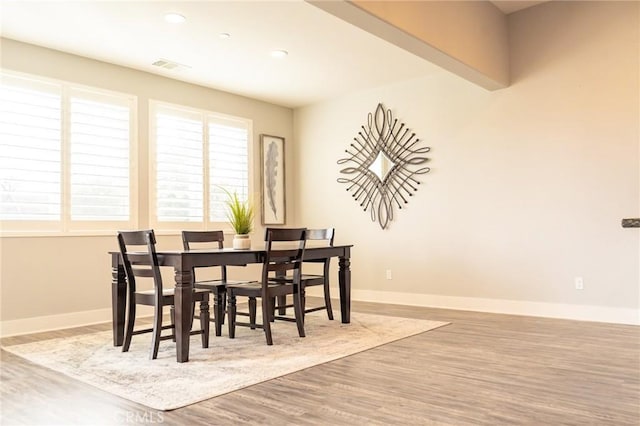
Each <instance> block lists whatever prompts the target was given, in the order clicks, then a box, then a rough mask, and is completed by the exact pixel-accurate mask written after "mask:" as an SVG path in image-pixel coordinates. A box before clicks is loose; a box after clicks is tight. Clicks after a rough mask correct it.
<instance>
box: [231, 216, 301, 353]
mask: <svg viewBox="0 0 640 426" xmlns="http://www.w3.org/2000/svg"><path fill="white" fill-rule="evenodd" d="M306 241H307V240H306V229H305V228H267V230H266V243H265V258H264V261H263V263H262V276H261V280H260V281H259V282H257V281H254V282H249V283H243V284H229V285H227V297H228V299H229V307H228V316H229V318H228V322H229V337H230V338H232V339H233V338H235V332H236V325H241V326H246V327H251V328H256V327H257V328H262V329H263V331H264V333H265V337H266V340H267V345H273V338H272V335H271V322H272V321H274V320H275V319H284V320H289V318H281V317H278V316H275V315H274V314H273V306H274V303H275V298H276V297H280V296H286V295H289V294H291V295H292V296H293V300H294V303H293V305H294V312H295V322H296V326H297V328H298V335H299V336H300V337H304V336H305V333H304V312H303V308H302V299H301V297H300V277H301V274H302V256H303V255H304V248H305V244H306ZM288 271H290V272H291V273H292V275H291V276H292V279H291V281H290V282H284V283H283V282H276V281H273V279H274V278H275V276H274V275H273V274H274V273H276V274H283V273H287V272H288ZM238 296H245V297H249V298H256V299H257V298H260V299H261V302H262V303H261V305H262V324H257V323H255V320H254V321H252V322H249V323H241V322H238V321H236V313H237V309H236V298H237V297H238ZM250 308H251V307H250Z"/></svg>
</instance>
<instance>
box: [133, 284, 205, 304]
mask: <svg viewBox="0 0 640 426" xmlns="http://www.w3.org/2000/svg"><path fill="white" fill-rule="evenodd" d="M154 297H155V291H154V290H144V291H136V302H137V303H141V304H143V305H145V304H149V305H153V304H154V302H153V298H154ZM174 298H175V291H174V289H173V288H164V289H162V304H163V305H173V300H174ZM203 300H209V291H208V290H204V289H197V288H196V289H193V301H194V302H202V301H203Z"/></svg>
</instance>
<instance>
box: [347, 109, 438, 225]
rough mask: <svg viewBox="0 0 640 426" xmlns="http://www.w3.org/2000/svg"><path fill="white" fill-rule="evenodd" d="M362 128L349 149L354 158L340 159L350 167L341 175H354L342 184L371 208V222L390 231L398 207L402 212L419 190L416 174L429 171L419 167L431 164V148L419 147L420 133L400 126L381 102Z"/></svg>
mask: <svg viewBox="0 0 640 426" xmlns="http://www.w3.org/2000/svg"><path fill="white" fill-rule="evenodd" d="M361 127H362V131H359V132H358V135H357V136H356V137H355V138H353V140H354V143H351V144H349V146H350V148H349V149H346V150H345V152H346V153H347V154H349V156H350V157H349V158H342V159H340V160H338V164H349V165H350V166H349V167H345V168H344V169H342V170H340V173H343V174H345V175H351V176H350V177H341V178H338V182H339V183H345V184H348V185H349V186H348V187H347V191H350V192H351V196H352V197H353V198H354V199H355V200H356V201H357V202H359V203H360V207H362V208H363V209H364V211H367V209H369V211H370V214H371V220H372V221H374V222H375V221H376V220H377V221H378V223H379V224H380V227H381V228H382V229H386V228H387V226H388V225H389V222H390V221H392V220H393V209H394V204H395V205H397V206H398V208H399V209H402V206H403V204H407V203H408V202H409V201H408V199H409V197H412V196H413V193H414V192H416V191H417V190H418V185H420V182H419V181H418V180H417V179H416V175H422V174H425V173H428V172H429V170H430V169H429V167H419V168H416V166H421V165H423V164H424V163H426V162H427V161H429V159H428V158H427V157H425V156H423V154H426V153H427V152H429V150H430V149H431V148H429V147H422V148H419V147H417V146H416V145H417V144H418V143H419V142H420V139H418V138H416V134H415V133H412V132H410V130H409V129H408V128H407V127H405V125H404V123H398V119H397V118H393V114H392V113H391V110H390V109H387V110H385V109H384V107H383V106H382V104H381V103H380V104H378V107H377V108H376V110H375V112H373V113H371V112H370V113H369V116H368V120H367V125H366V126H361Z"/></svg>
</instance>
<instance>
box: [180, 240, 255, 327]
mask: <svg viewBox="0 0 640 426" xmlns="http://www.w3.org/2000/svg"><path fill="white" fill-rule="evenodd" d="M182 245H183V247H184V249H185V250H197V249H206V248H216V249H223V248H224V232H222V231H182ZM193 269H194V270H193V271H192V276H193V286H194V287H195V288H201V289H205V290H209V291H210V292H211V293H213V318H212V319H211V321H212V322H213V323H214V326H215V331H216V336H220V335H222V325H223V324H224V317H225V312H226V302H227V284H240V283H243V282H247V281H232V280H228V279H227V267H226V266H225V265H222V266H207V267H198V268H193ZM215 269H219V277H220V278H216V279H204V280H198V279H197V277H196V273H197V272H196V271H197V270H198V271H200V272H204V271H205V270H215ZM253 303H254V306H255V299H254V300H253ZM253 312H254V314H255V308H254V310H253ZM238 314H240V315H243V314H245V313H244V312H239V313H238ZM246 315H249V314H248V313H246Z"/></svg>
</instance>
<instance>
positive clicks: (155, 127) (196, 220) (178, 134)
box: [150, 102, 251, 229]
mask: <svg viewBox="0 0 640 426" xmlns="http://www.w3.org/2000/svg"><path fill="white" fill-rule="evenodd" d="M151 114H152V119H151V123H152V124H151V126H152V132H151V133H152V137H151V139H152V142H151V149H150V154H151V161H150V163H151V168H150V169H151V179H150V180H151V182H152V185H151V191H150V192H151V197H150V199H151V200H150V209H151V211H152V218H151V226H152V227H154V228H160V229H210V228H214V227H215V228H219V227H220V223H222V222H227V218H226V208H225V205H224V200H225V198H226V194H225V190H227V191H229V192H230V193H234V192H235V193H237V194H238V197H239V198H240V199H242V200H247V199H248V197H249V140H250V135H251V121H249V120H246V119H241V118H236V117H229V116H222V115H219V114H215V113H212V112H207V111H201V110H194V109H189V108H185V107H180V106H175V105H169V104H165V103H159V102H154V103H152V106H151Z"/></svg>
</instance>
